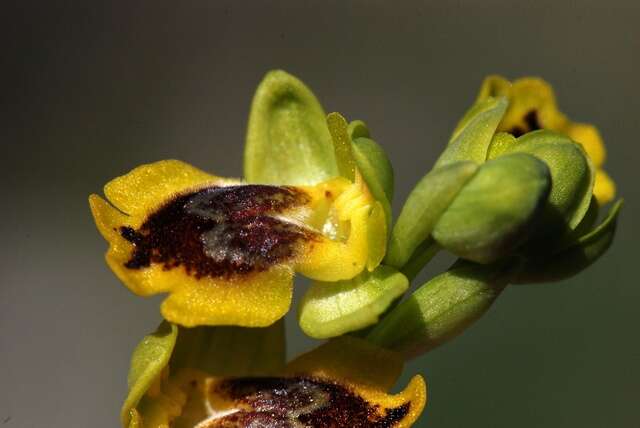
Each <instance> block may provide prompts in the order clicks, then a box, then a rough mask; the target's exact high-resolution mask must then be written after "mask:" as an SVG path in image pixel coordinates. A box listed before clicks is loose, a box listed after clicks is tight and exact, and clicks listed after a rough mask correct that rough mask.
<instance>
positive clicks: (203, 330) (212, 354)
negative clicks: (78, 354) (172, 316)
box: [121, 320, 286, 428]
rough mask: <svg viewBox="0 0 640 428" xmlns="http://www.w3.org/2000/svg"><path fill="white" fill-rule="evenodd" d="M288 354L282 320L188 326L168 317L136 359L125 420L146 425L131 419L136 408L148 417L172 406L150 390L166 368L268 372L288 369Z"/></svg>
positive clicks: (142, 345) (223, 373)
mask: <svg viewBox="0 0 640 428" xmlns="http://www.w3.org/2000/svg"><path fill="white" fill-rule="evenodd" d="M285 354H286V348H285V334H284V322H283V321H282V320H280V321H278V322H276V323H275V324H273V325H271V326H269V327H266V328H245V327H235V326H233V327H227V326H223V327H195V328H184V327H177V326H176V325H174V324H169V323H167V322H166V321H163V323H162V324H160V326H159V327H158V329H157V330H156V332H154V333H153V334H151V335H148V336H145V338H144V339H143V340H142V341H141V342H140V344H139V345H138V346H137V347H136V349H135V351H134V353H133V356H132V358H131V368H130V370H129V379H128V381H129V393H128V396H127V398H126V400H125V402H124V404H123V406H122V412H121V419H122V425H123V427H129V428H132V427H137V426H138V425H140V424H141V421H140V420H131V411H132V409H134V408H136V409H137V410H138V414H139V416H140V417H141V418H142V420H143V421H144V420H145V419H149V418H150V419H154V418H158V416H159V415H161V414H162V413H163V412H166V411H167V410H166V409H164V408H163V406H162V403H160V402H158V400H157V398H155V397H151V396H149V395H145V394H146V392H147V391H148V390H149V388H150V387H151V385H152V384H153V383H154V382H156V381H158V380H159V379H160V375H161V373H162V371H163V370H164V369H165V368H166V367H169V372H168V373H167V374H168V376H171V373H175V372H177V371H178V370H179V369H181V368H190V369H198V370H202V371H204V372H207V373H208V374H210V375H214V376H268V375H273V374H274V373H279V372H280V371H282V369H283V368H284V365H285Z"/></svg>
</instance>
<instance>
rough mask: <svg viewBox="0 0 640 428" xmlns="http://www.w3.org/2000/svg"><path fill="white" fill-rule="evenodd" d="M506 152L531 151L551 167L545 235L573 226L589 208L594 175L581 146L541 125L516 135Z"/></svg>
mask: <svg viewBox="0 0 640 428" xmlns="http://www.w3.org/2000/svg"><path fill="white" fill-rule="evenodd" d="M507 153H528V154H531V155H534V156H536V157H537V158H539V159H541V160H543V161H544V162H545V163H546V164H547V166H548V167H549V170H550V171H551V180H552V183H553V184H552V186H551V193H550V195H549V202H548V204H547V207H546V208H545V219H544V220H543V221H544V224H545V227H546V228H547V233H546V235H547V236H548V235H555V236H558V235H559V234H560V233H559V231H558V230H557V229H558V228H561V227H562V228H564V229H567V228H568V229H575V228H576V226H577V225H578V224H579V223H580V221H581V220H582V218H583V217H584V216H585V214H586V213H587V210H588V209H589V203H590V202H591V196H592V192H593V183H594V179H595V174H594V172H593V166H592V165H591V161H590V160H589V157H588V156H587V154H586V153H585V151H584V149H583V148H582V146H580V144H577V143H575V142H573V141H572V140H571V139H570V138H569V137H567V136H565V135H563V134H558V133H556V132H553V131H549V130H545V129H542V130H538V131H533V132H529V133H527V134H525V135H523V136H521V137H520V138H518V142H517V144H514V145H513V146H511V150H509V151H508V152H507ZM554 224H555V227H553V225H554Z"/></svg>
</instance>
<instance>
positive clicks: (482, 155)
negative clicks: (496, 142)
mask: <svg viewBox="0 0 640 428" xmlns="http://www.w3.org/2000/svg"><path fill="white" fill-rule="evenodd" d="M507 105H508V103H507V99H506V98H503V97H501V98H486V99H484V100H481V101H478V102H477V103H476V104H474V105H473V106H472V107H471V108H470V109H469V111H468V112H467V113H466V114H465V115H464V117H463V118H462V119H461V120H460V123H459V124H458V126H457V127H456V129H455V131H453V135H452V136H451V139H450V140H449V144H448V146H447V148H446V149H445V151H444V152H443V153H442V155H440V158H439V159H438V161H437V162H436V165H435V168H438V167H442V166H444V165H447V164H450V163H452V162H457V161H463V160H470V161H474V162H476V163H482V162H484V161H485V159H486V158H487V151H488V148H489V144H491V139H492V138H493V134H494V133H495V132H496V129H497V128H498V124H499V123H500V120H502V116H503V115H504V112H505V111H506V109H507Z"/></svg>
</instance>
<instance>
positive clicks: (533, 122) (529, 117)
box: [510, 110, 542, 138]
mask: <svg viewBox="0 0 640 428" xmlns="http://www.w3.org/2000/svg"><path fill="white" fill-rule="evenodd" d="M524 123H525V124H526V127H524V128H522V127H519V126H514V127H513V128H512V129H511V131H510V132H511V134H513V136H514V137H516V138H518V137H520V136H521V135H524V134H526V133H527V132H531V131H536V130H538V129H542V126H541V125H540V120H539V118H538V112H537V111H536V110H531V111H529V112H528V113H527V114H525V115H524Z"/></svg>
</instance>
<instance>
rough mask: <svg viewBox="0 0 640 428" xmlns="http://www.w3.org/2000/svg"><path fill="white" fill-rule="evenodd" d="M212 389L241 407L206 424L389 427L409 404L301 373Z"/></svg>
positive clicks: (213, 427)
mask: <svg viewBox="0 0 640 428" xmlns="http://www.w3.org/2000/svg"><path fill="white" fill-rule="evenodd" d="M212 392H213V393H214V394H217V395H218V396H223V397H227V398H228V399H230V400H233V401H234V402H235V403H237V405H238V408H240V409H242V410H240V411H238V412H235V413H233V414H230V415H227V416H225V417H222V418H219V419H214V420H211V421H209V423H208V424H207V425H206V427H207V428H247V427H265V428H266V427H268V428H298V427H314V428H343V427H344V428H392V427H394V426H396V425H397V424H398V422H400V421H401V420H402V419H403V418H404V417H405V416H406V415H407V413H408V412H409V408H410V403H406V404H404V405H402V406H399V407H397V408H393V409H380V408H379V406H377V405H372V404H370V403H368V402H367V401H365V400H364V399H363V398H362V397H360V396H359V395H357V394H356V393H354V392H352V391H351V390H350V389H348V388H345V387H344V386H342V385H339V384H336V383H331V382H328V381H325V380H321V379H315V378H307V377H295V378H238V379H230V380H226V381H224V382H222V383H220V384H218V385H217V386H216V389H215V391H212Z"/></svg>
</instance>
